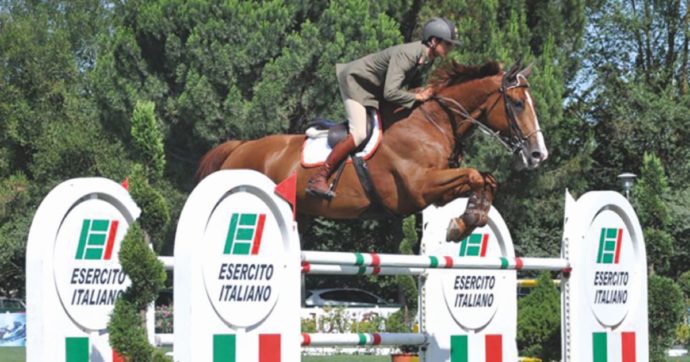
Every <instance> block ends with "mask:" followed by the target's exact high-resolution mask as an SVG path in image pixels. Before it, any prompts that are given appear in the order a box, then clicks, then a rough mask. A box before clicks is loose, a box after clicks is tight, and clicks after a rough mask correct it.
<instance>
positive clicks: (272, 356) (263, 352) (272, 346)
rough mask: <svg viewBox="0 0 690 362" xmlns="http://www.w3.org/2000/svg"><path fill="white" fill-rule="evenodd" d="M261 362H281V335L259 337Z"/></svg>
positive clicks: (261, 335)
mask: <svg viewBox="0 0 690 362" xmlns="http://www.w3.org/2000/svg"><path fill="white" fill-rule="evenodd" d="M259 362H280V334H260V335H259Z"/></svg>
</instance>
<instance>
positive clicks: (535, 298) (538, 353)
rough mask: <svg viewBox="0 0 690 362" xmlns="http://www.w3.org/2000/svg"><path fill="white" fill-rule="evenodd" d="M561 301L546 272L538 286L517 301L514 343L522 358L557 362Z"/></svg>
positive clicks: (559, 340)
mask: <svg viewBox="0 0 690 362" xmlns="http://www.w3.org/2000/svg"><path fill="white" fill-rule="evenodd" d="M560 300H561V299H560V292H559V290H558V288H557V287H556V286H555V285H554V283H553V281H552V280H551V274H550V273H549V272H543V273H541V274H540V275H539V281H538V283H537V286H536V287H535V288H534V289H533V290H532V291H531V292H530V293H529V294H528V295H527V296H525V297H523V298H521V299H520V300H518V331H517V343H518V348H519V350H520V355H521V356H530V357H539V358H541V359H542V360H544V361H551V360H558V359H560V352H561V349H560V345H561V318H560V316H561V303H560Z"/></svg>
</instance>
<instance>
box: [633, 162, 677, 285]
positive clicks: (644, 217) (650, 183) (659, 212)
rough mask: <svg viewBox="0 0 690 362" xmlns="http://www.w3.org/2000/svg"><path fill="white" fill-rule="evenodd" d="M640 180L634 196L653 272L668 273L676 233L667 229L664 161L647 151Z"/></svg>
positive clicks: (666, 190)
mask: <svg viewBox="0 0 690 362" xmlns="http://www.w3.org/2000/svg"><path fill="white" fill-rule="evenodd" d="M643 159H644V160H643V164H642V170H641V172H642V173H641V175H640V180H639V181H638V182H637V184H636V185H635V187H634V188H633V200H634V202H635V204H636V206H637V207H636V210H637V213H638V216H639V218H640V222H641V223H642V225H644V226H643V232H644V237H645V243H646V246H647V259H648V260H647V263H648V265H649V268H650V270H651V271H652V272H657V273H660V274H668V272H669V267H670V263H669V260H670V257H671V255H673V253H674V245H673V237H672V236H671V234H670V233H669V232H668V227H669V225H670V221H671V220H670V214H669V209H668V205H667V199H668V194H669V187H668V181H667V178H666V175H665V174H664V168H663V166H662V165H661V161H660V160H659V159H658V158H657V157H656V156H654V155H653V154H648V153H645V155H644V158H643Z"/></svg>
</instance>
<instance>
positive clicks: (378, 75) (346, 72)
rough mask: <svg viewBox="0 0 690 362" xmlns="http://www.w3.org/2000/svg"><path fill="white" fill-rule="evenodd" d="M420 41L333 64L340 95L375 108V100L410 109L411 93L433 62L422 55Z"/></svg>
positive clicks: (422, 47) (422, 49)
mask: <svg viewBox="0 0 690 362" xmlns="http://www.w3.org/2000/svg"><path fill="white" fill-rule="evenodd" d="M426 49H427V47H426V45H424V44H422V42H421V41H418V42H412V43H407V44H401V45H396V46H392V47H390V48H387V49H384V50H381V51H380V52H377V53H373V54H369V55H367V56H365V57H363V58H360V59H357V60H355V61H352V62H350V63H346V64H337V65H336V68H335V69H336V73H337V76H338V82H339V83H340V89H341V92H343V97H345V98H350V99H352V100H355V101H357V102H359V103H360V104H362V105H363V106H365V107H374V108H378V107H379V100H380V99H385V100H387V101H389V102H393V103H395V104H398V105H401V106H403V107H405V108H412V105H413V104H414V102H415V98H414V94H413V93H411V92H408V91H406V90H405V89H406V88H407V89H411V88H415V87H419V86H420V85H421V82H422V80H423V76H424V74H425V73H426V72H427V71H428V70H429V69H430V68H431V66H432V64H433V61H431V60H429V59H428V58H427V56H426Z"/></svg>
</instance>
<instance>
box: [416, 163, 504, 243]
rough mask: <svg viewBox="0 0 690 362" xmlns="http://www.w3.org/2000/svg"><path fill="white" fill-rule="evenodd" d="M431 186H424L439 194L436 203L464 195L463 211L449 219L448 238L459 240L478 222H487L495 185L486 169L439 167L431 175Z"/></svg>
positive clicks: (494, 180) (433, 193)
mask: <svg viewBox="0 0 690 362" xmlns="http://www.w3.org/2000/svg"><path fill="white" fill-rule="evenodd" d="M431 179H432V180H433V181H432V183H433V185H432V187H430V188H428V189H427V190H428V191H430V193H431V194H432V195H433V196H438V199H436V200H437V201H436V203H440V204H445V203H447V202H450V201H452V200H455V199H456V198H458V197H462V196H467V195H468V194H469V196H470V199H469V201H468V202H467V208H465V212H464V213H463V214H462V215H461V216H460V217H458V218H455V219H452V220H451V221H450V224H449V225H448V229H447V231H446V240H447V241H460V240H462V239H464V238H465V237H467V236H468V235H469V234H471V233H472V231H474V229H475V228H477V227H478V226H484V225H486V224H487V222H489V211H490V210H491V203H492V202H493V200H494V194H495V193H496V189H497V187H498V185H497V183H496V179H495V178H494V177H493V176H492V175H491V174H489V173H481V172H479V171H477V170H475V169H473V168H460V169H449V170H439V171H436V172H434V175H433V176H432V178H431Z"/></svg>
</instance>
